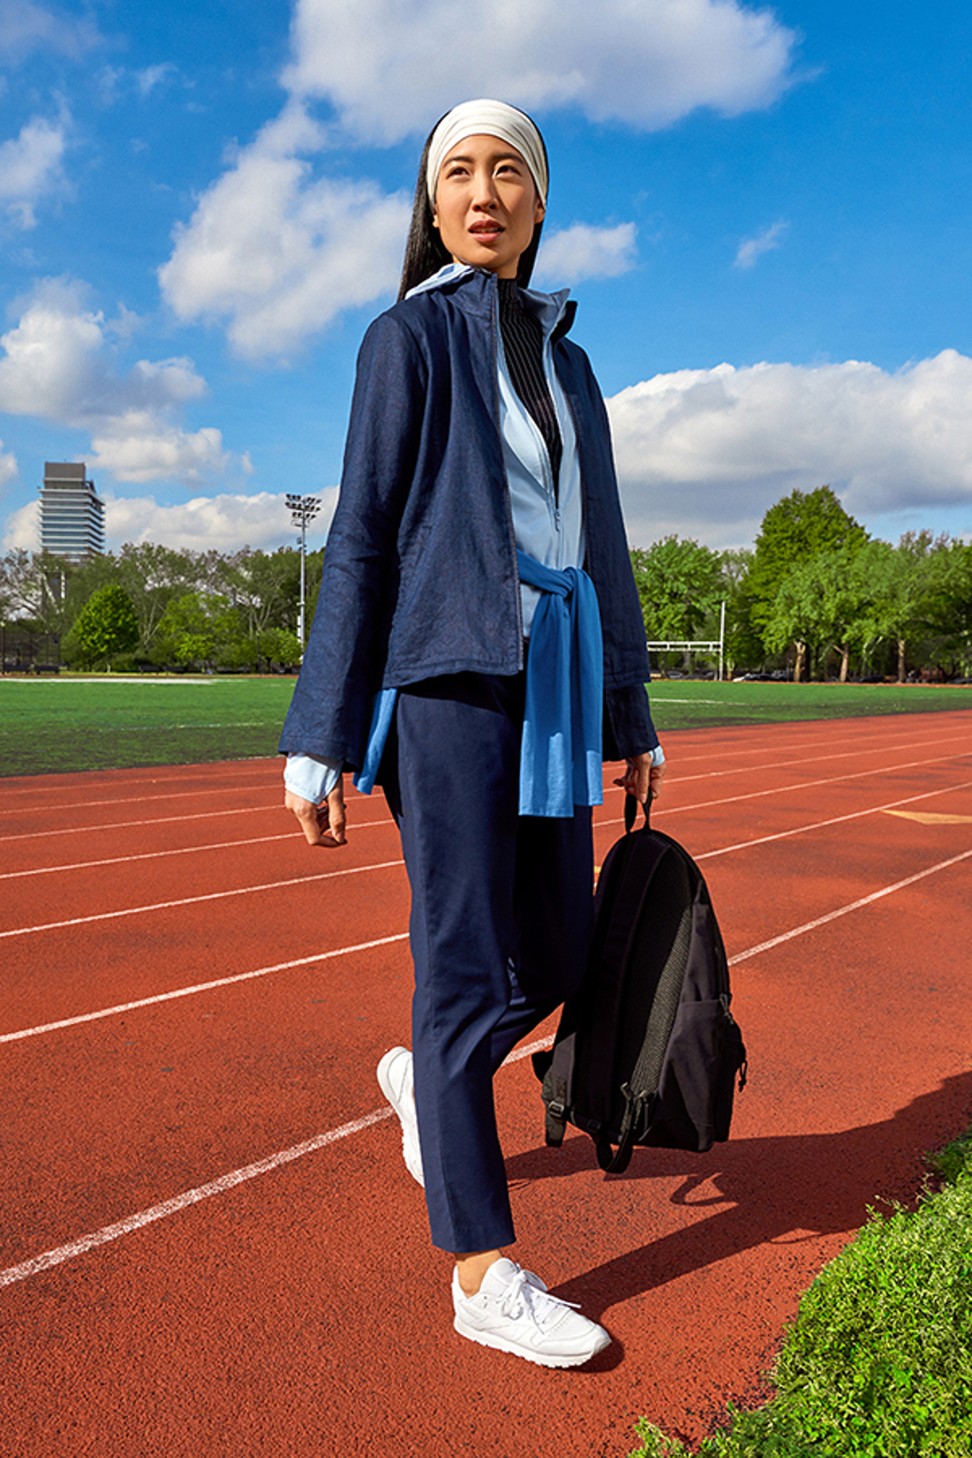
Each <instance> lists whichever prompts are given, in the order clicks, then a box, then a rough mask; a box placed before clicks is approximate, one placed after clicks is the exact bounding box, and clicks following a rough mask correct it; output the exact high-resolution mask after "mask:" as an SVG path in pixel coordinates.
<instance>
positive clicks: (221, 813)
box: [0, 796, 389, 845]
mask: <svg viewBox="0 0 972 1458" xmlns="http://www.w3.org/2000/svg"><path fill="white" fill-rule="evenodd" d="M359 803H360V802H359V801H358V800H357V799H352V800H349V801H348V804H349V805H351V806H352V807H354V806H355V805H357V804H359ZM283 808H284V804H283V798H282V796H281V797H279V798H275V799H273V800H269V801H268V802H267V803H266V804H265V805H244V806H242V807H241V809H239V810H217V811H215V812H214V811H212V810H200V811H199V812H198V813H197V814H195V815H160V816H158V817H157V818H156V819H154V820H145V819H139V820H106V821H104V822H103V823H102V824H100V825H56V826H53V827H51V826H48V828H47V829H46V830H24V831H18V832H17V834H16V835H0V844H2V845H6V844H7V843H8V842H9V841H12V840H52V839H57V840H60V839H61V837H62V836H65V835H81V834H82V833H88V834H90V833H91V832H93V831H99V830H131V829H132V828H133V827H135V826H137V827H138V829H139V830H144V829H147V828H148V826H150V825H181V824H182V823H183V822H184V821H188V820H225V819H226V817H227V815H258V814H261V813H262V812H264V811H266V810H282V809H283ZM288 813H289V812H288ZM388 823H389V821H388V817H387V816H386V817H384V818H383V819H382V820H360V821H359V820H354V819H349V821H348V828H349V829H351V828H352V827H353V828H354V829H355V830H364V828H365V827H366V826H368V825H387V824H388ZM297 833H298V834H299V831H298V832H297Z"/></svg>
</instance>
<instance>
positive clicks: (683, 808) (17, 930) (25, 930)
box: [0, 754, 965, 940]
mask: <svg viewBox="0 0 972 1458" xmlns="http://www.w3.org/2000/svg"><path fill="white" fill-rule="evenodd" d="M964 757H965V756H964V755H961V754H959V755H954V754H946V755H941V756H940V757H939V760H952V759H962V758H964ZM939 760H935V759H926V760H925V761H923V763H924V764H925V765H928V764H936V763H938V762H939ZM887 769H888V766H882V767H881V769H879V770H861V771H859V772H857V773H856V774H848V775H837V776H835V777H834V778H832V779H824V780H807V781H803V782H801V784H799V785H781V786H776V787H775V788H773V789H768V790H753V791H750V792H749V793H747V794H744V795H731V796H725V797H723V798H722V799H719V800H706V801H702V802H701V803H697V804H694V805H672V806H669V807H668V808H667V809H657V810H654V811H653V812H652V818H653V819H657V818H658V817H659V816H662V815H684V814H685V813H686V812H687V811H690V810H705V809H709V808H711V807H712V806H719V805H731V804H734V803H735V802H736V801H739V800H754V799H759V798H760V797H761V796H765V795H780V794H785V793H787V792H788V791H789V790H793V789H797V790H801V789H806V788H809V787H811V786H819V785H831V784H839V783H842V782H843V781H845V780H856V779H867V778H871V777H873V776H874V775H876V774H885V773H886V772H887ZM964 787H965V786H964V784H963V785H959V786H954V787H953V786H949V787H947V788H948V789H952V788H957V789H962V788H964ZM938 793H945V791H941V792H939V791H930V792H929V794H930V795H934V794H938ZM910 798H914V799H921V798H924V797H923V796H920V795H918V796H914V797H910ZM907 803H909V801H908V800H895V801H891V802H890V804H891V805H903V804H907ZM885 808H889V807H886V806H878V807H875V809H874V810H870V809H866V810H862V811H859V812H855V814H853V815H848V816H837V817H835V818H834V819H832V820H821V821H817V822H814V823H813V824H811V825H807V826H800V827H798V828H797V829H795V830H791V831H782V832H779V833H778V835H777V836H764V837H762V838H758V839H754V840H752V841H741V842H740V843H739V846H738V847H727V850H728V849H744V848H745V847H746V846H747V845H760V844H762V843H763V841H768V840H773V839H783V838H784V836H786V835H797V834H802V833H803V832H804V831H805V830H814V829H817V828H818V827H822V826H825V825H830V824H837V823H839V821H840V820H842V819H848V820H851V819H855V818H857V815H870V814H874V813H877V811H878V810H880V809H885ZM387 824H389V822H388V821H387V820H371V821H364V822H362V824H361V825H353V826H352V830H356V829H364V827H365V826H366V825H387ZM621 824H623V817H618V818H615V819H610V820H601V819H598V820H597V821H596V822H595V827H594V828H595V829H596V830H597V829H601V828H602V827H606V826H612V825H621ZM269 838H271V839H275V838H276V837H269ZM241 843H243V842H228V844H230V845H233V844H241ZM193 849H194V847H193ZM168 854H172V852H169V853H168ZM705 854H706V855H707V856H709V857H711V856H715V855H724V854H726V851H708V852H706V853H705ZM701 858H702V857H700V858H699V859H701ZM118 859H120V860H125V859H128V858H127V857H119V858H118ZM131 859H133V860H135V859H139V857H132V858H131ZM401 865H404V862H403V861H402V860H395V861H380V862H378V863H377V864H375V865H371V866H354V867H352V868H351V869H350V870H342V871H325V872H322V873H321V874H319V875H314V876H293V877H290V878H289V879H287V880H285V881H269V882H266V883H264V884H262V885H257V886H240V887H238V888H235V889H232V890H229V891H210V892H208V893H207V894H205V895H203V896H184V897H181V898H180V899H178V900H172V901H155V902H150V903H148V904H147V905H145V906H129V907H124V908H122V909H121V910H119V911H103V912H94V913H92V914H91V915H90V916H78V917H72V918H69V919H67V920H64V921H49V922H42V923H40V924H38V925H35V926H24V927H12V928H11V929H10V930H8V931H0V940H3V939H6V938H8V937H19V936H32V935H34V934H36V933H38V932H45V931H58V930H62V929H63V928H64V927H68V926H83V925H90V924H91V923H93V922H97V921H113V920H117V919H118V918H119V917H124V916H142V915H146V914H148V913H149V912H153V911H167V910H169V909H171V908H173V907H176V906H194V905H195V904H196V903H197V902H201V901H219V900H222V899H223V898H228V897H231V896H246V895H248V894H249V893H250V892H258V891H274V890H277V889H279V888H281V887H284V886H296V885H298V884H300V883H301V882H302V881H320V880H326V879H327V878H328V877H329V876H350V875H360V874H362V873H364V872H367V871H385V870H388V869H390V868H391V867H393V866H401ZM56 869H71V868H70V867H64V868H56ZM15 874H24V873H15Z"/></svg>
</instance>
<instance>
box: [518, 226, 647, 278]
mask: <svg viewBox="0 0 972 1458" xmlns="http://www.w3.org/2000/svg"><path fill="white" fill-rule="evenodd" d="M635 235H636V229H635V225H634V223H618V225H617V227H614V228H593V227H591V226H590V225H589V224H587V223H575V224H574V225H573V227H571V228H563V229H562V230H561V231H560V232H559V233H554V234H553V235H552V237H550V238H548V237H547V235H546V233H544V235H543V241H542V243H541V245H540V254H539V257H538V259H537V275H538V277H540V278H543V279H545V280H547V281H549V282H550V283H552V284H555V283H558V282H560V283H578V282H579V281H580V280H581V279H583V278H617V276H618V275H619V274H622V273H628V272H629V270H630V269H632V268H634V266H635V263H636V243H635Z"/></svg>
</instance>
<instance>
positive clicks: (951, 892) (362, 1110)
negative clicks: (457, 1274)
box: [0, 710, 972, 1458]
mask: <svg viewBox="0 0 972 1458" xmlns="http://www.w3.org/2000/svg"><path fill="white" fill-rule="evenodd" d="M970 729H972V716H970V714H969V712H968V711H965V710H963V711H958V712H954V713H948V714H941V715H935V716H930V715H929V716H927V717H926V716H922V717H920V718H918V717H915V718H896V719H862V720H847V721H843V722H839V723H838V722H828V723H825V724H806V723H804V724H793V725H773V726H769V727H762V726H761V727H759V728H737V729H731V730H713V731H704V732H703V731H693V732H686V733H680V734H671V735H669V736H668V739H667V748H668V750H669V757H670V761H671V769H670V779H669V782H668V786H667V788H666V793H665V797H664V800H663V801H662V802H661V804H660V806H659V808H658V812H657V818H658V823H659V825H660V826H661V827H662V828H663V829H666V830H668V831H669V832H671V833H673V834H675V835H676V836H678V838H679V839H681V840H682V841H683V842H684V843H685V844H686V845H687V846H688V848H689V849H690V850H691V851H692V852H693V854H695V855H696V856H697V857H699V859H700V860H701V862H702V866H703V869H704V870H705V872H706V875H707V877H708V879H709V883H710V886H711V889H712V893H713V897H714V900H715V903H716V907H717V910H718V911H719V914H720V919H721V921H722V924H723V929H724V932H725V935H726V940H727V944H728V947H729V951H730V955H731V956H732V957H733V959H734V971H733V979H734V991H735V1003H734V1008H735V1011H736V1014H737V1016H738V1019H739V1021H740V1023H741V1025H742V1027H743V1030H744V1033H745V1036H746V1040H747V1043H748V1045H749V1053H750V1066H751V1082H750V1086H749V1087H748V1089H747V1090H746V1092H745V1093H744V1094H743V1095H742V1096H741V1098H740V1099H739V1100H738V1102H737V1116H736V1120H735V1124H734V1137H733V1139H732V1140H731V1141H730V1142H729V1143H728V1144H726V1145H721V1146H718V1147H717V1148H716V1149H715V1150H713V1151H712V1152H710V1153H709V1154H708V1155H703V1156H697V1155H691V1154H681V1153H674V1152H668V1151H663V1150H656V1151H639V1153H638V1154H636V1156H635V1158H634V1160H633V1162H632V1166H631V1169H630V1171H629V1173H628V1174H627V1175H625V1176H623V1177H621V1178H616V1179H611V1180H606V1179H605V1178H604V1177H603V1176H602V1175H601V1174H600V1172H599V1171H598V1170H597V1168H596V1165H595V1164H594V1161H593V1159H592V1150H591V1146H590V1143H589V1141H588V1140H587V1139H586V1138H584V1137H582V1136H579V1135H576V1134H575V1135H574V1136H573V1137H572V1138H568V1141H567V1143H566V1144H565V1146H564V1148H563V1149H562V1150H560V1151H556V1150H549V1151H548V1150H546V1149H545V1148H544V1147H543V1140H542V1120H541V1118H540V1106H539V1103H538V1098H537V1088H536V1084H535V1081H534V1079H533V1075H532V1072H531V1071H530V1067H529V1063H528V1062H527V1061H525V1060H524V1059H523V1058H520V1059H519V1060H518V1061H517V1060H516V1059H515V1057H514V1061H511V1063H510V1064H509V1065H508V1066H507V1067H506V1068H505V1069H503V1070H502V1071H501V1073H500V1074H499V1076H498V1079H497V1090H498V1104H499V1109H500V1120H501V1126H502V1129H503V1133H504V1146H505V1148H506V1149H507V1152H508V1171H509V1177H510V1181H511V1184H512V1187H513V1192H514V1193H513V1200H514V1210H515V1213H516V1217H517V1222H518V1230H519V1234H520V1244H519V1247H518V1253H519V1254H520V1256H521V1258H522V1259H523V1260H524V1261H525V1263H526V1264H528V1265H536V1266H537V1267H538V1268H539V1269H540V1271H541V1272H542V1274H543V1275H544V1276H545V1277H546V1278H547V1279H548V1281H550V1282H551V1284H553V1285H555V1288H556V1290H557V1291H558V1293H559V1294H561V1295H563V1296H565V1297H567V1298H569V1299H572V1300H577V1301H580V1302H581V1303H582V1305H583V1308H584V1310H585V1311H587V1312H588V1313H589V1314H591V1315H592V1316H595V1317H598V1318H600V1319H601V1320H603V1321H604V1323H605V1324H606V1325H607V1326H608V1327H609V1329H610V1330H611V1332H612V1333H613V1334H614V1336H615V1338H616V1340H615V1342H614V1344H613V1345H612V1347H611V1348H609V1349H608V1351H607V1352H605V1353H604V1354H603V1356H602V1357H600V1358H598V1359H597V1360H596V1361H595V1363H593V1364H592V1365H591V1367H590V1368H589V1369H586V1370H584V1371H580V1372H575V1373H559V1372H549V1371H545V1370H542V1369H540V1368H534V1367H532V1366H529V1365H528V1364H526V1363H524V1362H518V1361H516V1360H515V1359H513V1358H506V1357H504V1356H502V1355H500V1354H495V1353H488V1352H484V1351H483V1350H482V1349H480V1348H478V1347H475V1346H473V1345H472V1344H470V1343H466V1342H463V1341H461V1340H460V1339H459V1338H458V1337H456V1336H454V1334H453V1333H452V1331H451V1324H450V1323H451V1311H450V1308H449V1297H448V1273H449V1272H448V1260H447V1258H446V1257H444V1256H441V1255H440V1254H438V1253H435V1252H431V1251H430V1247H429V1245H428V1242H427V1234H426V1225H425V1215H424V1207H423V1204H422V1200H421V1195H420V1192H419V1191H418V1189H417V1187H416V1186H415V1185H414V1184H413V1183H412V1181H411V1180H410V1178H409V1177H408V1175H407V1174H406V1172H405V1170H404V1167H403V1165H402V1163H401V1160H400V1158H399V1139H398V1132H397V1127H396V1126H395V1124H394V1121H390V1120H389V1117H388V1114H389V1111H388V1110H386V1109H384V1108H383V1107H382V1102H381V1099H380V1095H379V1094H378V1090H377V1086H376V1085H375V1083H374V1080H373V1076H372V1070H373V1067H374V1064H375V1062H376V1061H377V1058H378V1056H379V1055H380V1053H381V1052H382V1051H383V1050H384V1049H385V1048H386V1047H388V1046H389V1045H390V1044H392V1043H394V1042H399V1041H407V1009H408V996H409V981H410V971H409V962H408V949H407V943H406V941H405V939H404V931H405V925H406V911H407V891H406V882H405V875H404V871H403V869H402V867H401V864H400V860H399V849H398V845H397V841H396V836H395V832H394V829H393V827H392V826H391V824H390V821H389V820H388V817H387V812H386V810H385V807H384V805H383V803H382V801H381V799H380V796H375V797H372V799H370V800H365V799H361V798H357V799H355V801H354V803H353V805H352V807H351V828H350V842H349V845H348V846H347V847H346V848H345V849H344V850H343V851H340V852H338V851H314V850H311V849H310V848H309V847H307V846H305V844H304V843H303V841H302V840H301V838H300V836H299V833H298V832H297V831H296V828H293V829H292V828H291V822H290V819H289V817H288V816H287V814H286V812H285V811H284V810H283V809H282V806H281V791H280V787H279V766H278V764H277V763H276V762H274V761H248V762H240V763H227V764H220V765H199V766H191V767H188V768H166V769H138V770H130V771H123V772H118V773H115V774H85V775H73V776H72V775H69V776H52V777H44V778H39V779H22V780H7V781H4V782H3V784H2V787H0V847H2V876H0V888H2V898H0V965H2V974H0V976H2V986H3V991H4V996H3V1002H2V1012H0V1069H2V1078H3V1093H2V1098H3V1110H4V1114H3V1159H2V1167H0V1168H2V1175H0V1180H2V1188H3V1202H2V1210H3V1215H2V1221H3V1230H2V1251H0V1268H2V1270H0V1308H2V1319H3V1345H4V1353H3V1368H2V1370H3V1376H2V1378H0V1382H2V1391H0V1451H2V1453H3V1455H4V1458H86V1455H98V1458H154V1455H165V1458H210V1455H213V1458H216V1455H219V1458H223V1455H232V1458H249V1455H261V1458H262V1455H274V1458H311V1455H314V1458H330V1455H345V1454H365V1455H371V1454H375V1455H382V1458H386V1455H391V1454H402V1455H413V1454H414V1455H422V1458H425V1455H428V1458H446V1455H448V1458H453V1455H463V1458H465V1455H469V1458H472V1455H476V1458H511V1455H514V1454H516V1455H518V1458H547V1455H551V1458H552V1455H557V1458H574V1455H576V1458H598V1455H603V1458H620V1455H623V1454H625V1453H627V1451H628V1450H629V1448H630V1447H631V1446H633V1443H634V1438H633V1434H632V1429H631V1424H632V1422H633V1420H634V1418H635V1417H636V1416H637V1415H638V1414H641V1413H643V1414H647V1415H648V1416H650V1417H651V1418H652V1419H654V1420H655V1421H656V1422H659V1423H661V1424H662V1425H663V1426H664V1427H666V1428H667V1429H668V1430H669V1431H671V1432H675V1433H679V1434H681V1435H682V1436H683V1437H686V1438H689V1439H693V1438H697V1437H698V1436H700V1435H701V1434H703V1433H704V1432H706V1431H707V1430H709V1428H710V1427H711V1425H712V1423H713V1422H714V1420H715V1419H716V1418H717V1417H718V1416H719V1414H720V1413H721V1412H722V1411H723V1409H724V1404H725V1402H726V1400H727V1399H728V1398H733V1397H734V1398H737V1399H741V1400H744V1401H745V1400H754V1399H757V1398H758V1397H759V1395H760V1393H761V1391H762V1387H761V1382H762V1374H763V1373H764V1372H765V1370H766V1367H767V1364H768V1362H769V1360H770V1358H771V1356H772V1353H773V1351H774V1348H775V1345H776V1343H777V1340H778V1337H779V1334H780V1331H781V1329H782V1326H783V1324H784V1322H785V1321H786V1320H787V1319H788V1318H789V1317H790V1316H792V1314H793V1312H794V1310H795V1308H796V1303H797V1300H798V1297H799V1293H800V1292H801V1291H802V1290H803V1289H804V1288H805V1287H806V1285H807V1284H809V1282H810V1280H811V1279H812V1277H813V1275H814V1274H815V1272H816V1271H817V1270H819V1268H820V1267H821V1265H822V1264H823V1263H824V1262H825V1261H826V1260H827V1259H828V1258H830V1257H831V1256H832V1255H833V1254H835V1253H836V1251H837V1250H838V1249H839V1248H840V1247H841V1246H842V1245H843V1244H844V1243H845V1241H846V1240H847V1237H848V1234H849V1232H852V1231H853V1230H854V1229H856V1227H857V1226H858V1225H859V1224H860V1223H861V1221H862V1220H863V1219H864V1217H865V1213H866V1207H867V1206H868V1204H872V1203H874V1201H875V1200H876V1199H880V1198H882V1197H894V1198H899V1199H909V1198H910V1197H912V1196H913V1195H914V1194H915V1192H916V1190H917V1188H918V1186H919V1183H920V1178H921V1161H920V1155H921V1151H923V1150H925V1149H928V1148H931V1147H934V1146H936V1145H938V1144H940V1143H942V1142H944V1141H945V1140H946V1139H947V1138H948V1137H950V1136H951V1135H953V1134H955V1133H957V1132H958V1131H960V1130H961V1129H963V1128H964V1127H966V1126H967V1125H968V1124H970V1123H972V1074H970V1071H969V1070H970V1063H969V1052H970V1046H972V1004H970V1000H969V997H968V971H969V967H968V947H969V945H970V943H972V898H970V896H969V884H970V881H969V874H970V869H972V867H970V864H969V863H970V861H972V733H970ZM620 813H621V804H620V793H619V792H618V791H616V790H613V789H611V790H609V792H608V793H607V795H606V803H605V805H604V807H603V809H602V810H601V811H600V812H599V813H598V816H597V823H598V830H597V849H598V858H599V859H601V858H602V857H603V855H604V853H605V852H606V850H607V848H608V846H609V845H610V844H611V841H612V840H613V839H614V837H615V836H616V835H617V834H618V833H619V824H618V817H619V816H620Z"/></svg>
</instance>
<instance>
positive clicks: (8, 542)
mask: <svg viewBox="0 0 972 1458" xmlns="http://www.w3.org/2000/svg"><path fill="white" fill-rule="evenodd" d="M318 494H319V495H320V497H321V498H322V503H323V510H322V512H321V514H320V516H318V517H317V519H316V520H315V522H314V524H313V527H312V528H311V531H310V533H309V536H308V541H307V546H308V550H309V551H315V550H316V549H317V548H318V547H321V546H323V544H324V538H325V537H326V535H327V528H328V525H329V524H330V520H331V517H332V516H333V514H334V507H335V504H336V502H337V487H336V486H329V487H327V488H326V489H325V490H323V491H321V492H319V493H318ZM99 495H100V496H101V497H102V499H103V501H104V503H105V536H106V539H107V545H108V549H109V551H117V550H118V548H119V547H121V546H123V545H124V543H125V542H159V543H161V544H162V545H163V546H166V547H192V548H193V549H195V550H197V551H198V550H201V549H204V548H209V547H213V548H215V549H216V550H217V551H220V552H235V551H237V549H238V548H240V547H244V546H250V547H260V548H263V549H269V548H273V547H279V546H283V545H285V544H288V543H291V544H292V543H293V542H294V541H295V535H294V529H293V527H292V525H291V522H290V513H289V512H288V511H287V509H286V507H285V506H284V499H283V496H282V495H280V494H279V493H278V492H275V491H259V492H255V493H254V494H253V495H251V496H246V495H242V494H234V493H231V492H225V493H219V494H214V495H211V496H194V497H193V498H192V499H191V500H189V501H182V502H179V503H177V504H175V505H168V504H164V503H161V502H159V501H157V500H156V499H155V497H154V496H115V495H114V494H113V493H112V492H110V491H105V490H103V489H102V488H101V487H100V486H99ZM15 547H25V548H27V549H28V550H29V551H38V550H39V549H40V529H39V518H38V510H37V502H36V501H30V502H28V503H27V505H26V506H22V507H20V508H19V509H18V510H17V511H13V512H11V513H10V515H9V516H8V518H7V522H6V527H5V530H4V537H3V548H4V550H11V549H13V548H15Z"/></svg>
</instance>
